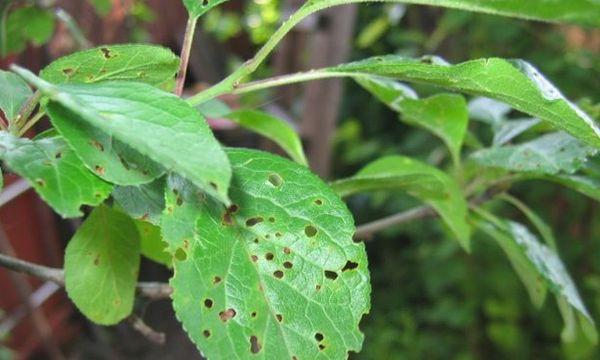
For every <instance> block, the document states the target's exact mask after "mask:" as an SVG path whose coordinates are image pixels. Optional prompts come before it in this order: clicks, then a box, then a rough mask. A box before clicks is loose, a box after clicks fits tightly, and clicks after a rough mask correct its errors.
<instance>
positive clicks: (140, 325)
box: [127, 314, 167, 345]
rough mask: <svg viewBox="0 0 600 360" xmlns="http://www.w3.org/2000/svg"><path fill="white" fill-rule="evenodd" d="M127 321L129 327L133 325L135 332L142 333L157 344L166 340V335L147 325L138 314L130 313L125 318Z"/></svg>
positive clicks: (161, 343)
mask: <svg viewBox="0 0 600 360" xmlns="http://www.w3.org/2000/svg"><path fill="white" fill-rule="evenodd" d="M127 322H128V323H130V324H131V327H133V328H134V329H135V330H136V331H137V332H139V333H140V334H142V335H143V336H144V337H145V338H146V339H148V340H150V341H151V342H153V343H155V344H157V345H164V344H165V341H166V340H167V337H166V335H165V334H164V333H162V332H159V331H156V330H154V329H153V328H151V327H150V326H148V325H147V324H146V323H145V322H144V320H142V319H141V318H140V317H139V316H137V315H134V314H132V315H130V316H129V317H128V318H127Z"/></svg>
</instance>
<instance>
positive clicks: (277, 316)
mask: <svg viewBox="0 0 600 360" xmlns="http://www.w3.org/2000/svg"><path fill="white" fill-rule="evenodd" d="M275 317H276V318H277V321H279V322H282V321H283V316H282V315H281V314H277V315H275Z"/></svg>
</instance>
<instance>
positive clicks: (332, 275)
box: [325, 270, 338, 280]
mask: <svg viewBox="0 0 600 360" xmlns="http://www.w3.org/2000/svg"><path fill="white" fill-rule="evenodd" d="M325 277H326V278H328V279H330V280H335V279H337V278H338V274H337V273H336V272H335V271H330V270H325Z"/></svg>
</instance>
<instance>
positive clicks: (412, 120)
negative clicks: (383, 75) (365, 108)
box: [356, 77, 469, 164]
mask: <svg viewBox="0 0 600 360" xmlns="http://www.w3.org/2000/svg"><path fill="white" fill-rule="evenodd" d="M356 81H357V82H358V83H359V84H360V85H361V86H363V87H364V88H365V89H367V90H368V91H369V92H371V93H372V94H373V95H375V96H376V97H377V98H379V99H380V100H381V101H383V102H384V103H385V104H386V105H388V106H389V107H390V108H392V109H393V110H395V111H398V112H399V113H401V114H402V116H401V117H400V118H401V120H402V121H404V122H407V123H409V124H411V125H416V126H420V127H423V128H425V129H427V130H429V131H430V132H432V133H433V134H434V135H436V136H437V137H439V138H440V139H442V141H444V143H445V144H446V146H448V149H449V150H450V154H451V155H452V160H453V162H454V164H459V163H460V150H461V148H462V144H463V141H464V138H465V134H466V132H467V125H468V123H469V115H468V108H467V102H466V100H465V99H464V97H462V96H460V95H455V94H438V95H434V96H431V97H429V98H426V99H417V96H416V93H414V91H413V90H412V89H410V88H408V87H407V86H405V85H403V84H399V83H397V82H395V81H391V80H389V79H379V78H372V77H367V78H364V77H358V78H356Z"/></svg>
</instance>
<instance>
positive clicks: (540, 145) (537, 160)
mask: <svg viewBox="0 0 600 360" xmlns="http://www.w3.org/2000/svg"><path fill="white" fill-rule="evenodd" d="M596 153H597V150H596V149H595V148H592V147H590V146H587V145H585V144H582V143H581V142H580V141H579V140H577V139H575V138H574V137H572V136H570V135H568V134H565V133H563V132H556V133H550V134H546V135H543V136H540V137H539V138H537V139H535V140H532V141H529V142H526V143H521V144H518V145H510V146H503V147H497V148H489V149H482V150H479V151H477V152H475V153H473V154H471V159H472V160H474V161H475V162H477V163H478V164H480V165H484V166H490V167H497V168H501V169H506V170H510V171H519V172H522V171H529V172H540V173H544V174H557V173H559V172H567V173H573V172H575V171H577V170H578V169H580V168H581V167H582V166H583V165H584V164H585V161H586V159H587V158H588V157H590V156H592V155H594V154H596Z"/></svg>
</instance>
